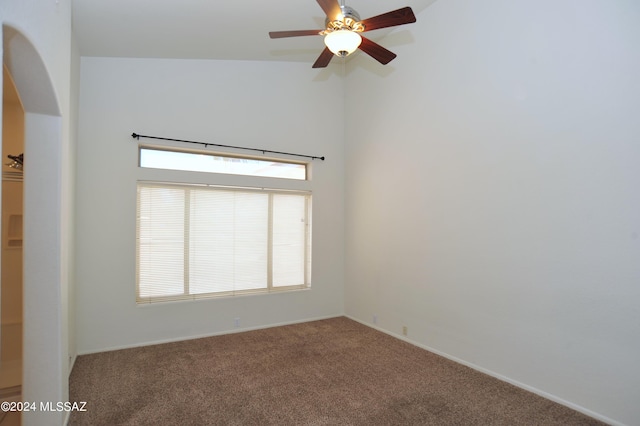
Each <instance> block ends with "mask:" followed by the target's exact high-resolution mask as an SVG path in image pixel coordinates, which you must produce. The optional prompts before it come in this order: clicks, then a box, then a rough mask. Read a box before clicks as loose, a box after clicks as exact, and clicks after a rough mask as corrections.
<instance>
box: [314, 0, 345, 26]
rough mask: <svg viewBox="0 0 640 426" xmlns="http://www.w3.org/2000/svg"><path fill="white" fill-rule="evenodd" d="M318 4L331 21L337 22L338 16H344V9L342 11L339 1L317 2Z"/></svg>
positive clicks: (323, 0) (326, 0) (322, 0)
mask: <svg viewBox="0 0 640 426" xmlns="http://www.w3.org/2000/svg"><path fill="white" fill-rule="evenodd" d="M317 1H318V4H319V5H320V7H321V8H322V10H323V11H324V14H325V15H327V18H329V20H330V21H335V20H336V19H337V18H338V15H342V9H340V3H338V0H317Z"/></svg>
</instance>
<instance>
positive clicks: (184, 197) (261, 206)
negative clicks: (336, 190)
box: [136, 182, 311, 303]
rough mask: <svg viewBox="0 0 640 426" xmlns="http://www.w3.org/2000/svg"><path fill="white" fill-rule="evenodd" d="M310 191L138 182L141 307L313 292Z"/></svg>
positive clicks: (138, 285)
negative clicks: (236, 296)
mask: <svg viewBox="0 0 640 426" xmlns="http://www.w3.org/2000/svg"><path fill="white" fill-rule="evenodd" d="M310 212H311V194H310V193H309V192H306V191H284V190H274V189H269V190H267V189H249V188H235V187H231V188H230V187H216V186H207V185H186V184H172V183H147V182H138V207H137V238H136V240H137V243H136V248H137V293H136V300H137V302H138V303H150V302H160V301H168V300H180V299H194V298H203V297H214V296H230V295H237V294H246V293H255V292H262V293H264V292H273V291H279V290H291V289H302V288H308V287H310V276H311V271H310V269H311V253H310V251H311V223H310V222H311V213H310Z"/></svg>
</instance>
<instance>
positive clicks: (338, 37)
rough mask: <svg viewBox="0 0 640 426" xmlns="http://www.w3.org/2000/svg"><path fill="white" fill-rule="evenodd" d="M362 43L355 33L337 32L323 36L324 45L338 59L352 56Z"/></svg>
mask: <svg viewBox="0 0 640 426" xmlns="http://www.w3.org/2000/svg"><path fill="white" fill-rule="evenodd" d="M360 43H362V37H360V34H358V33H357V32H355V31H350V30H337V31H333V32H330V33H329V34H327V35H326V36H324V44H326V45H327V47H328V48H329V50H330V51H331V52H333V53H335V54H336V55H338V56H340V57H345V56H348V55H350V54H352V53H353V52H354V51H355V50H356V49H357V48H358V46H360Z"/></svg>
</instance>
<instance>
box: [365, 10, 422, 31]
mask: <svg viewBox="0 0 640 426" xmlns="http://www.w3.org/2000/svg"><path fill="white" fill-rule="evenodd" d="M413 22H416V16H415V15H414V14H413V10H411V8H410V7H403V8H402V9H398V10H393V11H391V12H387V13H383V14H382V15H378V16H374V17H373V18H369V19H365V20H364V21H360V23H361V24H362V25H364V30H365V31H372V30H378V29H380V28H387V27H395V26H396V25H404V24H411V23H413Z"/></svg>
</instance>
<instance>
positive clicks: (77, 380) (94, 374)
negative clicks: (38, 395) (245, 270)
mask: <svg viewBox="0 0 640 426" xmlns="http://www.w3.org/2000/svg"><path fill="white" fill-rule="evenodd" d="M70 399H71V401H87V412H74V413H73V414H72V416H71V420H70V422H69V424H70V425H147V424H148V425H509V426H513V425H562V426H566V425H601V424H603V423H601V422H598V421H596V420H594V419H591V418H589V417H586V416H584V415H582V414H580V413H577V412H575V411H573V410H570V409H568V408H566V407H564V406H561V405H558V404H556V403H554V402H551V401H548V400H546V399H544V398H541V397H539V396H536V395H534V394H531V393H529V392H527V391H524V390H522V389H519V388H516V387H514V386H512V385H509V384H507V383H504V382H501V381H499V380H497V379H494V378H492V377H489V376H487V375H484V374H482V373H479V372H477V371H474V370H472V369H470V368H468V367H464V366H462V365H459V364H456V363H454V362H452V361H449V360H447V359H444V358H442V357H439V356H437V355H434V354H432V353H430V352H428V351H425V350H423V349H420V348H417V347H415V346H412V345H410V344H408V343H406V342H403V341H401V340H398V339H395V338H393V337H391V336H388V335H386V334H384V333H381V332H379V331H376V330H373V329H371V328H369V327H366V326H364V325H362V324H359V323H357V322H355V321H352V320H350V319H347V318H344V317H342V318H334V319H328V320H322V321H314V322H309V323H304V324H297V325H290V326H283V327H275V328H270V329H265V330H257V331H249V332H244V333H237V334H230V335H224V336H217V337H210V338H204V339H196V340H189V341H184V342H178V343H169V344H164V345H156V346H147V347H143V348H135V349H125V350H120V351H113V352H105V353H100V354H92V355H84V356H80V357H78V359H77V361H76V363H75V367H74V369H73V372H72V374H71V379H70Z"/></svg>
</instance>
